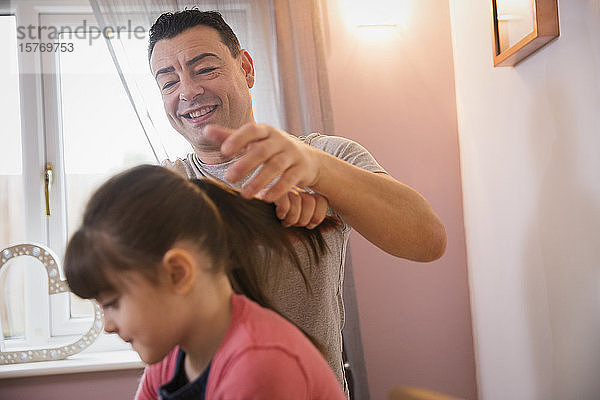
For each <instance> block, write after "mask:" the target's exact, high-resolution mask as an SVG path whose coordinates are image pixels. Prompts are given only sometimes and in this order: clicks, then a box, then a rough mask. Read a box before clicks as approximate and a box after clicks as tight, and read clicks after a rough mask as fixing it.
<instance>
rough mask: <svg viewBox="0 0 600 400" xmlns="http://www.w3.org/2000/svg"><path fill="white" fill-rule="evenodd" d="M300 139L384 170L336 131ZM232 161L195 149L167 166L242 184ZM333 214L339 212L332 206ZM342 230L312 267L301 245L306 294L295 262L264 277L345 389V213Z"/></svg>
mask: <svg viewBox="0 0 600 400" xmlns="http://www.w3.org/2000/svg"><path fill="white" fill-rule="evenodd" d="M298 140H301V141H303V142H304V143H306V144H308V145H310V146H313V147H315V148H317V149H320V150H323V151H325V152H327V153H329V154H331V155H333V156H335V157H337V158H339V159H341V160H344V161H346V162H349V163H350V164H353V165H355V166H357V167H360V168H363V169H365V170H368V171H371V172H384V173H385V170H384V169H383V168H382V167H381V166H380V165H379V164H378V163H377V161H375V158H373V156H372V155H371V154H370V153H369V152H368V151H367V150H366V149H365V148H364V147H363V146H361V145H360V144H358V143H356V142H353V141H352V140H349V139H345V138H342V137H337V136H326V135H321V134H318V133H312V134H310V135H308V136H302V137H299V138H298ZM233 162H234V161H233V160H232V161H228V162H225V163H222V164H213V165H209V164H204V163H203V162H202V161H200V159H199V158H198V157H197V156H196V154H194V153H192V154H188V156H187V157H186V158H185V159H177V160H176V161H175V162H172V161H170V160H166V161H164V162H163V166H165V167H169V168H172V169H174V170H176V171H178V172H180V173H181V174H183V175H185V176H187V177H188V178H205V177H208V178H213V179H217V180H220V181H222V182H225V183H226V184H228V185H229V186H233V187H236V188H240V187H241V186H242V185H243V184H244V183H245V182H246V181H247V180H248V179H249V178H250V177H248V178H246V179H244V180H242V181H241V182H238V183H236V184H235V185H233V184H231V183H229V182H227V181H226V179H225V172H226V171H227V168H228V167H229V166H230V165H231V164H232V163H233ZM328 214H329V215H336V216H338V215H337V214H336V213H335V211H334V210H332V209H331V208H330V209H329V210H328ZM338 217H339V216H338ZM340 221H342V224H341V225H340V227H339V228H338V229H335V230H330V231H327V232H323V238H324V239H325V242H326V243H327V246H328V252H327V254H326V255H325V256H324V257H323V258H322V259H321V262H320V263H319V265H317V266H315V267H314V268H312V269H310V268H309V267H308V266H309V265H310V262H309V260H310V259H309V256H308V254H307V253H306V250H305V249H304V247H303V246H297V247H296V249H297V252H298V255H299V257H300V259H301V261H303V264H304V265H305V266H306V269H305V273H306V275H307V278H308V280H309V284H310V288H311V292H310V293H307V291H306V288H305V285H304V281H303V279H302V275H301V274H300V273H299V272H298V271H297V270H296V269H295V268H294V267H293V266H292V265H284V266H281V274H279V275H280V276H279V277H273V276H265V279H264V283H263V290H264V292H265V294H266V295H267V296H268V298H269V300H270V301H271V304H274V305H275V306H276V307H277V311H278V312H279V313H280V314H282V315H283V316H285V317H286V318H287V319H289V320H290V321H292V322H293V323H294V324H296V325H297V326H298V327H300V328H301V329H303V330H304V331H305V332H307V333H308V334H310V335H311V336H312V337H313V338H314V339H316V340H317V341H318V342H319V343H320V344H321V346H322V347H323V349H324V351H325V358H326V359H327V362H328V363H329V365H330V366H331V369H332V370H333V371H334V372H335V374H336V376H337V377H338V380H339V381H340V383H342V385H343V387H344V388H346V382H345V379H344V367H343V362H342V333H341V332H342V328H343V327H344V304H343V301H342V288H343V280H344V261H345V257H346V246H347V243H348V237H349V235H350V229H351V227H350V226H349V225H348V224H346V223H345V222H344V221H343V220H342V219H341V218H340Z"/></svg>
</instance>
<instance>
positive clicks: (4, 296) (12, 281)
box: [0, 16, 25, 337]
mask: <svg viewBox="0 0 600 400" xmlns="http://www.w3.org/2000/svg"><path fill="white" fill-rule="evenodd" d="M16 32H17V28H16V19H15V17H14V16H0V37H1V38H3V40H0V59H1V60H3V61H2V62H1V63H0V87H2V96H0V121H2V129H0V250H1V249H3V248H5V247H8V246H9V245H11V244H17V243H21V242H23V241H24V240H25V237H24V234H25V229H24V228H25V226H24V224H25V210H24V207H23V206H24V202H23V176H22V160H21V119H20V98H19V74H18V63H17V38H16ZM15 270H17V272H13V271H15ZM0 293H1V295H0V323H1V325H2V330H3V333H4V334H5V336H7V337H15V336H17V337H18V336H22V335H23V312H22V310H23V275H22V271H18V268H16V269H15V268H9V267H8V266H5V267H2V270H0Z"/></svg>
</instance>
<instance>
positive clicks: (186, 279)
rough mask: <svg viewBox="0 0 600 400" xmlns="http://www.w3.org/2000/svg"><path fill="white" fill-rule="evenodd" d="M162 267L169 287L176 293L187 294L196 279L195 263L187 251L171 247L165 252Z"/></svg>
mask: <svg viewBox="0 0 600 400" xmlns="http://www.w3.org/2000/svg"><path fill="white" fill-rule="evenodd" d="M162 267H163V270H164V272H165V273H166V276H167V283H168V285H169V287H170V288H171V289H172V290H173V291H174V292H175V293H177V294H187V293H188V292H189V291H190V290H191V289H192V288H193V286H194V282H195V280H196V263H195V261H194V257H193V256H192V254H190V252H189V251H187V250H185V249H182V248H177V247H175V248H172V249H170V250H169V251H167V252H166V253H165V255H164V256H163V259H162Z"/></svg>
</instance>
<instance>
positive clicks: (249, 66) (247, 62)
mask: <svg viewBox="0 0 600 400" xmlns="http://www.w3.org/2000/svg"><path fill="white" fill-rule="evenodd" d="M239 57H240V58H241V62H242V69H243V70H244V74H245V77H246V83H247V84H248V88H252V86H254V61H253V60H252V57H250V53H248V51H246V50H244V49H242V50H240V55H239Z"/></svg>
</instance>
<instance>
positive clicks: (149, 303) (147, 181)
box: [65, 165, 345, 399]
mask: <svg viewBox="0 0 600 400" xmlns="http://www.w3.org/2000/svg"><path fill="white" fill-rule="evenodd" d="M335 224H336V221H335V220H334V219H329V218H328V219H326V220H325V221H324V222H323V224H322V225H321V229H327V228H331V227H333V226H335ZM298 241H300V242H301V243H303V244H304V246H305V248H306V250H307V251H308V253H309V254H310V255H311V260H312V264H315V263H316V262H317V261H318V258H319V257H320V256H321V255H322V254H323V252H324V251H325V250H326V249H325V245H324V242H323V240H322V236H321V233H320V232H319V230H312V231H311V230H307V229H304V228H293V227H292V228H283V227H282V226H281V224H280V222H279V220H278V219H277V218H276V216H275V211H274V207H273V205H272V204H267V203H264V202H262V201H260V200H257V199H252V200H245V199H243V198H242V197H241V196H239V195H238V193H237V192H235V191H233V190H231V189H229V188H227V187H225V186H224V185H221V184H218V183H216V182H213V181H209V180H195V181H187V180H185V179H184V178H182V177H180V176H179V175H177V174H176V173H174V172H171V171H169V170H167V169H164V168H162V167H158V166H151V165H144V166H139V167H136V168H133V169H131V170H128V171H125V172H123V173H121V174H119V175H117V176H115V177H113V178H112V179H110V180H109V181H107V182H106V183H105V184H104V185H102V186H101V187H100V188H99V189H98V191H97V192H96V193H95V194H94V195H93V196H92V198H91V199H90V201H89V203H88V205H87V208H86V210H85V213H84V217H83V224H82V226H81V227H80V229H79V230H78V231H77V232H75V234H74V235H73V236H72V238H71V240H70V241H69V244H68V246H67V251H66V254H65V274H66V277H67V281H68V284H69V286H70V288H71V290H72V291H73V293H75V294H77V295H78V296H80V297H83V298H95V299H96V300H97V301H98V302H99V303H100V304H101V305H102V307H103V309H104V321H105V330H106V331H107V332H114V333H117V334H118V335H119V336H120V337H121V338H122V339H123V340H125V341H127V342H129V343H131V346H132V347H133V349H134V350H135V351H137V353H138V354H139V355H140V357H141V359H142V360H143V361H144V362H145V363H147V364H149V365H148V366H147V367H146V370H145V372H144V376H143V377H142V381H141V383H140V386H139V388H138V391H137V394H136V398H137V399H156V398H157V396H159V397H160V398H161V399H204V398H207V399H225V398H226V399H345V396H344V393H343V391H342V389H341V386H340V384H339V383H338V381H337V379H336V377H335V376H334V374H333V372H332V371H331V369H330V368H329V366H328V365H327V363H326V362H325V360H324V359H323V357H322V356H321V354H320V353H319V351H318V350H317V349H316V348H315V347H314V346H313V345H312V344H311V342H310V341H309V340H308V339H307V338H306V337H305V336H304V335H303V334H302V333H301V332H300V331H299V330H298V329H297V328H296V327H294V326H293V325H292V324H291V323H290V322H288V321H286V320H285V319H283V318H282V317H281V316H280V315H278V314H276V313H275V312H273V311H272V310H269V309H267V308H265V307H271V306H272V305H271V304H269V303H268V301H267V300H266V297H265V296H264V295H263V293H262V290H261V282H260V280H259V277H260V276H265V274H266V273H268V274H270V275H269V276H271V275H272V276H273V279H277V268H275V267H276V266H277V265H278V264H279V263H280V261H281V260H282V259H284V258H289V259H290V260H291V261H292V263H293V264H294V265H295V266H296V267H297V269H298V271H299V273H301V274H303V276H305V275H304V274H305V273H310V270H309V271H308V272H304V269H303V268H302V266H301V265H300V260H299V259H298V257H297V255H296V253H295V252H294V244H295V243H296V242H298ZM265 260H266V262H265ZM259 270H260V273H259ZM305 282H306V279H305ZM232 286H233V288H232ZM307 290H309V288H307ZM237 293H244V294H245V295H246V296H248V297H249V298H251V299H253V300H254V301H252V300H250V299H249V298H248V297H245V296H243V295H241V294H237ZM257 303H258V304H257Z"/></svg>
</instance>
